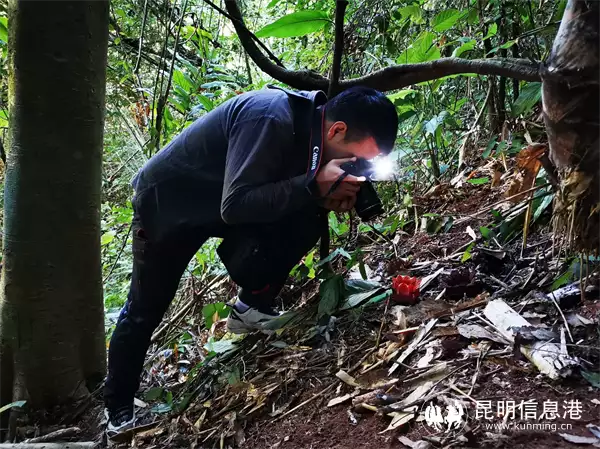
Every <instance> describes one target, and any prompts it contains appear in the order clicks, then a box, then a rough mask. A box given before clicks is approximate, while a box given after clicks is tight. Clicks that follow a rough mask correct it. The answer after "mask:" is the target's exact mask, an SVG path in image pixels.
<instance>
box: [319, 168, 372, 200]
mask: <svg viewBox="0 0 600 449" xmlns="http://www.w3.org/2000/svg"><path fill="white" fill-rule="evenodd" d="M355 160H356V158H355V157H352V158H346V159H333V160H331V161H329V162H328V163H327V164H326V165H325V166H324V167H323V168H321V169H320V170H319V172H318V173H317V178H316V181H317V186H318V187H319V194H320V195H321V197H323V198H327V199H332V200H338V201H339V202H344V201H348V200H350V199H352V201H355V198H356V194H357V193H358V191H359V190H360V183H361V182H364V181H365V178H364V177H363V176H361V177H356V176H354V175H347V176H346V178H344V180H343V181H342V182H341V183H340V185H339V186H337V188H336V189H335V190H334V191H333V192H331V194H329V195H328V193H329V190H330V189H331V186H332V185H333V184H334V183H335V182H336V181H337V180H338V179H339V177H340V176H342V175H343V174H344V173H345V172H344V170H342V169H341V168H340V165H342V164H344V163H345V162H349V161H355ZM350 209H351V208H350ZM332 210H335V209H332Z"/></svg>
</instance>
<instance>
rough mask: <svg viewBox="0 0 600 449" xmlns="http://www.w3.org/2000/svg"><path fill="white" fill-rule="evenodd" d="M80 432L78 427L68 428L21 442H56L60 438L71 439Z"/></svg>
mask: <svg viewBox="0 0 600 449" xmlns="http://www.w3.org/2000/svg"><path fill="white" fill-rule="evenodd" d="M80 432H81V429H80V428H79V427H68V428H66V429H59V430H56V431H54V432H50V433H47V434H46V435H42V436H40V437H35V438H29V439H28V440H25V441H23V442H22V444H26V443H47V442H49V441H52V440H58V439H60V438H67V437H72V436H73V435H77V434H78V433H80Z"/></svg>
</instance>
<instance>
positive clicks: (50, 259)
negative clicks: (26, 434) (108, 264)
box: [0, 0, 108, 409]
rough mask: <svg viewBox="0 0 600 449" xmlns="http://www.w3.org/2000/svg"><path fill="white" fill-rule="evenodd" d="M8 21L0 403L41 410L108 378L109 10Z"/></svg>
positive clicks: (70, 5)
mask: <svg viewBox="0 0 600 449" xmlns="http://www.w3.org/2000/svg"><path fill="white" fill-rule="evenodd" d="M9 14H10V30H9V32H10V34H9V64H10V67H9V68H10V72H11V79H10V86H9V89H10V90H9V98H10V130H9V142H8V146H7V148H8V163H7V170H6V179H5V200H4V201H5V205H4V214H5V215H4V216H5V229H4V231H5V234H4V259H3V264H4V266H3V270H4V271H3V273H2V284H1V297H0V349H2V351H1V353H0V355H1V358H0V365H1V367H2V374H6V373H8V374H9V376H8V378H6V376H3V378H2V379H0V380H1V383H2V389H0V392H1V393H4V394H3V395H2V397H0V403H4V404H5V403H7V402H10V401H11V400H18V399H25V400H27V401H28V403H27V405H28V406H29V407H32V408H46V409H47V408H49V407H52V406H54V405H56V404H61V403H65V402H68V401H69V400H71V399H74V398H76V397H78V396H81V395H85V394H87V393H88V391H89V390H88V388H93V387H95V384H98V383H99V382H101V381H102V378H103V376H104V372H105V361H106V350H105V341H104V323H103V301H102V275H101V264H100V195H101V170H102V138H103V127H104V110H105V106H104V99H105V80H106V78H105V77H106V62H107V61H106V53H107V42H108V1H107V0H89V1H87V0H77V1H68V0H65V1H56V2H49V1H35V0H11V1H10V3H9ZM11 373H14V382H13V384H12V385H10V384H9V385H7V383H9V382H10V381H11V380H12V379H10V374H11ZM11 390H12V397H7V393H6V392H9V391H11Z"/></svg>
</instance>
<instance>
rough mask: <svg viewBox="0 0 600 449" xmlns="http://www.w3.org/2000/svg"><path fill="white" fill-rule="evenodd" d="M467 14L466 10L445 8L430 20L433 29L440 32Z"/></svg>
mask: <svg viewBox="0 0 600 449" xmlns="http://www.w3.org/2000/svg"><path fill="white" fill-rule="evenodd" d="M467 14H468V11H459V10H458V9H452V8H450V9H446V10H445V11H442V12H440V13H439V14H437V15H436V16H435V17H434V18H433V20H432V21H431V26H432V28H433V31H436V32H438V33H442V32H444V31H446V30H449V29H450V28H452V27H453V26H454V24H455V23H456V22H457V21H458V20H460V19H462V18H463V17H464V16H466V15H467Z"/></svg>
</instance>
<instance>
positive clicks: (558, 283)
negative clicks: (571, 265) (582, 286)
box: [550, 270, 573, 291]
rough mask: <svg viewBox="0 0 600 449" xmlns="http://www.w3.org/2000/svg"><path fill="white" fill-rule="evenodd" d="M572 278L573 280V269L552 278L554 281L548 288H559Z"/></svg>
mask: <svg viewBox="0 0 600 449" xmlns="http://www.w3.org/2000/svg"><path fill="white" fill-rule="evenodd" d="M572 280H573V271H571V270H568V271H566V272H564V273H563V274H561V275H560V276H559V277H558V278H556V279H555V280H554V282H553V283H552V286H551V287H550V290H552V291H554V290H556V289H559V288H561V287H562V286H563V285H567V284H568V283H569V282H571V281H572Z"/></svg>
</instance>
